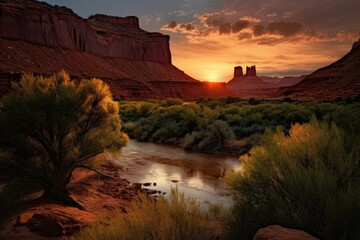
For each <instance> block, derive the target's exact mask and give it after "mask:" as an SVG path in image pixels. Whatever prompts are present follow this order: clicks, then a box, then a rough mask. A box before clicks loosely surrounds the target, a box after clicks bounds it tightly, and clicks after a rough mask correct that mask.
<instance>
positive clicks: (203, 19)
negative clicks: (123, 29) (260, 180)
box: [46, 0, 360, 81]
mask: <svg viewBox="0 0 360 240" xmlns="http://www.w3.org/2000/svg"><path fill="white" fill-rule="evenodd" d="M46 2H48V3H50V4H53V5H55V4H56V5H61V6H67V7H69V8H71V9H73V10H74V12H75V13H77V14H78V15H80V16H81V17H84V18H87V17H88V16H90V15H92V14H95V13H102V14H108V15H114V16H129V15H134V16H138V17H139V18H140V27H141V28H142V29H144V30H147V31H152V32H161V33H163V34H168V35H170V36H171V39H170V46H171V52H172V59H173V63H174V65H175V66H177V67H178V68H180V69H181V70H184V71H185V72H186V73H187V74H189V75H190V76H192V77H194V78H196V79H198V80H205V81H228V80H230V79H231V77H232V74H233V67H234V66H237V65H241V66H243V67H245V66H247V65H248V66H250V65H256V68H257V71H258V75H261V76H290V75H293V76H298V75H303V74H309V73H311V72H313V71H314V70H316V69H318V68H319V67H322V66H325V65H328V64H329V63H332V62H334V61H335V60H337V59H339V58H340V57H342V56H343V55H344V54H345V53H347V52H348V51H349V50H350V48H351V46H352V43H353V42H354V41H356V40H358V39H359V38H360V14H359V10H360V1H359V0H341V1H340V0H315V1H314V0H301V1H298V0H197V1H195V0H194V1H192V0H151V1H150V0H132V1H125V0H120V1H119V0H104V1H99V0H86V1H85V0H77V1H70V0H62V1H61V0H46Z"/></svg>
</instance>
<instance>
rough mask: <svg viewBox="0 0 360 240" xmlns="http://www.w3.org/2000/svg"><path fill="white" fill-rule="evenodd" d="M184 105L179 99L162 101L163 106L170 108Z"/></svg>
mask: <svg viewBox="0 0 360 240" xmlns="http://www.w3.org/2000/svg"><path fill="white" fill-rule="evenodd" d="M181 104H183V100H181V99H177V98H167V99H164V100H162V101H161V106H164V107H169V106H174V105H181Z"/></svg>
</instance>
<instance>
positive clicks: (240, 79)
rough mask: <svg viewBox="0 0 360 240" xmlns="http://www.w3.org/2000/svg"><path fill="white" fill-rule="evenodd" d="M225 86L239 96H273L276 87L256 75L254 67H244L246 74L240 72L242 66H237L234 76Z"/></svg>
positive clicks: (276, 89)
mask: <svg viewBox="0 0 360 240" xmlns="http://www.w3.org/2000/svg"><path fill="white" fill-rule="evenodd" d="M226 86H227V87H228V88H229V89H230V90H231V91H232V92H233V93H234V94H235V95H236V96H239V97H273V96H274V95H276V94H277V91H278V88H277V87H276V85H274V84H271V83H265V82H264V81H262V80H261V79H260V78H259V77H257V76H256V67H255V66H251V67H246V74H245V75H243V74H242V67H240V66H237V67H235V70H234V77H233V78H232V79H231V80H230V81H229V82H228V83H227V84H226Z"/></svg>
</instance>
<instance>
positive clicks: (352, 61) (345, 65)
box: [281, 39, 360, 100]
mask: <svg viewBox="0 0 360 240" xmlns="http://www.w3.org/2000/svg"><path fill="white" fill-rule="evenodd" d="M281 91H282V92H283V94H284V95H286V96H290V97H292V98H298V99H309V100H314V99H315V100H331V99H335V98H339V97H341V98H348V97H351V98H354V97H356V96H358V95H359V94H360V39H359V41H358V42H356V43H354V44H353V47H352V49H351V51H350V52H349V53H348V54H346V55H345V56H344V57H342V58H341V59H340V60H338V61H336V62H335V63H333V64H331V65H329V66H326V67H324V68H321V69H319V70H317V71H315V72H314V73H312V74H310V75H309V76H307V77H306V78H305V79H304V80H303V81H301V82H300V83H298V84H296V85H294V86H292V87H288V88H283V89H281Z"/></svg>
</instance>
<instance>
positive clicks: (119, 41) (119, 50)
mask: <svg viewBox="0 0 360 240" xmlns="http://www.w3.org/2000/svg"><path fill="white" fill-rule="evenodd" d="M61 69H64V70H66V71H67V72H69V74H70V75H71V76H72V77H74V78H91V77H97V78H101V79H103V80H104V81H106V82H107V83H108V84H109V85H110V89H111V91H112V93H113V95H115V96H116V97H119V98H123V99H146V98H166V97H177V98H185V99H190V98H191V99H193V98H203V97H224V96H228V95H231V93H230V92H229V90H228V89H227V88H226V87H225V85H224V84H219V85H216V87H214V86H215V85H211V84H210V85H209V84H206V83H202V82H199V81H197V80H195V79H193V78H192V77H190V76H188V75H186V74H185V73H184V72H183V71H181V70H179V69H178V68H176V67H175V66H173V65H172V64H171V53H170V48H169V36H166V35H162V34H160V33H149V32H146V31H144V30H142V29H140V28H139V19H138V18H137V17H125V18H122V17H111V16H105V15H94V16H91V17H89V18H88V19H86V20H85V19H82V18H81V17H79V16H77V15H76V14H74V13H73V11H72V10H70V9H68V8H65V7H58V6H51V5H49V4H46V3H43V2H37V1H34V0H0V95H2V94H3V93H4V91H5V90H6V88H8V87H9V86H10V81H12V80H14V79H18V78H19V76H20V74H21V73H22V72H32V73H36V74H47V75H49V74H52V73H54V72H57V71H60V70H61Z"/></svg>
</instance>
